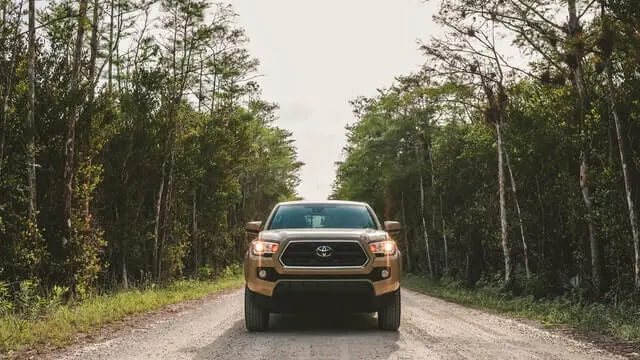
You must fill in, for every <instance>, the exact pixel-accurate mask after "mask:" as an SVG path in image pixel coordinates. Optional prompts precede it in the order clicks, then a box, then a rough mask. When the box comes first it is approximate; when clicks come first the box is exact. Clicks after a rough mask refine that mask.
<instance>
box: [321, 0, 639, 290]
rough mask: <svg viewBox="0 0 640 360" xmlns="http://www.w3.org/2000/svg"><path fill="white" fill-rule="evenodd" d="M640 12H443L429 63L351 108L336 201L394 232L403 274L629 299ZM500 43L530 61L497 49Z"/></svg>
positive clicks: (464, 4) (503, 7) (515, 1)
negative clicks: (397, 223)
mask: <svg viewBox="0 0 640 360" xmlns="http://www.w3.org/2000/svg"><path fill="white" fill-rule="evenodd" d="M639 9H640V7H638V5H637V2H634V1H604V0H603V1H600V2H598V1H581V0H562V1H560V0H535V1H520V0H506V1H503V0H497V1H483V2H477V1H470V0H459V1H454V0H445V1H443V2H442V4H441V9H440V12H439V13H438V15H436V16H435V17H434V19H435V21H436V22H437V23H438V24H440V25H442V26H443V28H444V29H445V34H444V35H442V36H438V37H434V38H432V39H430V40H429V41H426V42H425V43H424V44H423V45H422V46H421V49H422V50H423V51H424V52H425V56H426V57H427V60H428V61H427V62H426V63H427V64H428V65H426V66H425V67H424V68H422V69H420V70H419V71H418V72H416V73H414V74H410V75H407V76H402V77H398V78H397V79H396V82H395V83H394V84H393V85H392V86H390V87H389V88H385V89H381V90H379V93H378V95H377V96H374V97H371V98H364V97H362V98H358V99H356V100H354V101H353V102H352V103H353V107H354V114H355V116H356V121H355V123H353V124H352V125H349V126H348V128H347V131H348V144H347V146H346V147H345V150H344V151H345V155H346V156H345V159H344V161H341V162H339V163H338V164H337V166H338V171H337V178H336V181H335V185H334V192H333V195H332V196H333V197H335V198H347V199H357V200H363V201H367V202H370V203H371V204H373V205H374V206H375V208H376V209H377V211H379V212H380V213H381V214H384V216H385V217H386V218H396V219H399V220H401V221H402V222H403V223H404V225H405V232H404V237H401V238H400V239H399V240H400V242H401V244H402V247H403V249H404V253H405V255H406V258H405V266H406V267H408V268H409V270H410V271H412V272H423V273H426V274H428V275H431V276H434V277H438V276H444V277H447V278H450V279H451V278H453V279H458V280H461V281H462V282H463V283H465V284H467V285H468V286H479V285H481V284H486V283H487V282H489V283H492V284H496V283H499V284H501V286H503V287H504V288H506V289H510V290H513V291H516V292H523V291H525V292H528V293H530V294H533V295H536V296H543V295H549V294H561V293H565V292H568V291H577V292H579V293H581V294H583V295H587V296H591V297H594V298H600V299H608V300H612V301H614V300H618V299H620V298H622V297H626V296H628V295H629V294H632V293H634V292H637V291H638V290H640V285H639V277H638V271H639V266H638V258H639V256H640V254H639V248H638V242H639V240H638V220H637V212H638V210H639V208H638V204H639V203H640V151H639V149H640V148H639V147H638V144H639V142H640V121H639V119H640V86H639V85H640V83H639V81H640V77H639V76H638V75H639V74H640V72H639V70H640V51H639V49H640V46H639V44H640V16H639V14H640V13H639ZM557 11H560V14H561V15H562V16H556V12H557ZM510 40H512V41H513V44H514V46H516V47H518V48H519V49H520V50H521V51H522V54H523V55H522V56H528V58H530V59H531V61H530V62H529V63H528V64H526V65H522V61H521V59H522V57H519V58H518V57H516V58H515V59H512V58H509V57H507V56H506V55H505V54H504V53H503V52H502V51H501V50H503V49H504V46H503V45H504V44H506V45H507V46H508V45H509V41H510Z"/></svg>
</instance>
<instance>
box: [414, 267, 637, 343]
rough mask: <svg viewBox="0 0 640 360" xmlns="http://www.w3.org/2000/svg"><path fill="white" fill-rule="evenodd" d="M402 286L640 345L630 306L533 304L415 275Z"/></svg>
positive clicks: (565, 299) (562, 302) (493, 291)
mask: <svg viewBox="0 0 640 360" xmlns="http://www.w3.org/2000/svg"><path fill="white" fill-rule="evenodd" d="M403 286H404V287H406V288H408V289H410V290H414V291H417V292H420V293H424V294H427V295H431V296H434V297H437V298H441V299H444V300H448V301H451V302H454V303H458V304H461V305H465V306H468V307H471V308H476V309H483V310H491V311H494V312H497V313H503V314H509V315H512V316H515V317H521V318H526V319H530V320H535V321H538V322H540V323H541V324H542V325H544V326H546V327H569V328H572V329H576V330H580V331H582V332H584V333H591V334H599V335H605V336H608V337H611V338H613V339H615V340H623V341H630V342H633V343H635V344H640V306H638V305H637V304H633V303H630V302H629V303H622V304H618V306H616V307H614V306H611V305H605V304H601V303H587V302H583V303H581V302H579V301H576V300H573V299H570V298H569V297H566V296H565V297H557V298H554V299H538V300H536V299H534V297H533V296H528V297H514V296H511V295H508V294H503V293H500V292H499V291H498V290H497V289H493V288H480V289H477V290H468V289H464V288H461V287H460V286H457V285H456V284H447V283H443V282H442V281H438V280H431V279H425V278H424V277H421V276H417V275H405V276H404V277H403Z"/></svg>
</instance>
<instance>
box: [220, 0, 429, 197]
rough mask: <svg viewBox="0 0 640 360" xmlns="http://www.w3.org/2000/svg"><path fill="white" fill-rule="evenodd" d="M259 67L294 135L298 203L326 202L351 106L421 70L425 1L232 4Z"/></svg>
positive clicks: (247, 0) (239, 0)
mask: <svg viewBox="0 0 640 360" xmlns="http://www.w3.org/2000/svg"><path fill="white" fill-rule="evenodd" d="M231 4H232V5H233V6H234V8H235V10H236V11H237V12H238V13H239V18H238V19H237V21H238V23H239V25H240V26H242V27H243V28H244V29H245V30H246V31H247V35H248V36H249V39H250V43H249V44H248V48H249V50H250V51H251V53H252V54H253V56H255V57H257V58H258V59H259V60H260V62H261V65H260V73H261V74H263V75H264V76H263V77H262V78H260V79H259V82H260V85H261V86H262V89H263V96H264V98H265V99H266V100H268V101H273V102H276V103H278V104H279V105H280V113H279V115H280V119H279V122H278V126H280V127H283V128H286V129H288V130H290V131H292V132H293V136H294V138H295V140H296V146H297V148H298V154H299V158H300V160H301V161H303V162H304V163H305V164H306V165H305V166H304V167H303V168H302V170H301V173H300V175H301V178H302V183H301V185H300V186H299V187H298V193H299V195H300V196H302V197H304V198H305V199H309V200H316V199H326V198H327V197H328V196H329V194H330V192H331V184H332V182H333V179H334V177H335V166H334V162H335V161H338V160H340V159H342V147H343V146H344V145H345V139H346V138H345V129H344V127H345V125H346V124H348V123H352V122H353V121H354V118H353V116H352V113H351V107H350V105H349V100H351V99H353V98H355V97H357V96H359V95H365V96H372V95H375V93H376V88H381V87H386V86H389V85H391V83H392V82H393V79H394V76H397V75H403V74H407V73H409V72H412V71H415V70H417V69H418V68H419V66H420V65H421V64H423V63H424V57H423V56H422V55H421V54H420V52H419V51H418V49H417V48H418V45H417V40H418V39H423V40H427V39H428V38H429V36H430V35H432V34H435V33H436V32H438V31H439V30H438V28H437V27H436V26H435V25H434V24H433V22H432V20H431V16H432V15H433V14H434V13H435V12H436V11H437V8H438V5H439V1H437V0H431V1H428V2H424V0H231Z"/></svg>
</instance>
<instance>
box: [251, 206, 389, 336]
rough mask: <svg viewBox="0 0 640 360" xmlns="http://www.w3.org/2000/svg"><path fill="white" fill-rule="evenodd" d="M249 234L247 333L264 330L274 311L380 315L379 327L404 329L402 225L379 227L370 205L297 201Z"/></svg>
mask: <svg viewBox="0 0 640 360" xmlns="http://www.w3.org/2000/svg"><path fill="white" fill-rule="evenodd" d="M246 231H247V233H248V234H249V236H250V243H249V247H248V249H247V252H246V254H245V258H244V277H245V281H246V286H245V300H244V301H245V302H244V316H245V325H246V328H247V330H248V331H251V332H253V331H266V330H267V329H268V328H269V314H270V313H298V312H314V313H315V312H319V311H331V312H333V313H336V312H345V313H349V312H363V313H375V312H377V314H378V327H379V328H380V329H382V330H397V329H398V327H399V326H400V279H401V277H402V258H401V254H400V250H399V249H398V246H397V245H396V242H395V240H394V239H393V237H394V236H395V235H397V233H398V232H399V231H400V224H399V223H398V222H395V221H386V222H385V223H384V225H383V224H381V223H380V221H379V220H378V217H377V216H376V214H375V213H374V211H373V209H372V208H371V207H370V206H369V205H367V204H366V203H360V202H351V201H336V200H328V201H313V202H312V201H292V202H283V203H279V204H277V205H276V206H275V207H274V208H273V210H272V211H271V214H270V215H269V217H268V218H267V220H266V222H264V223H263V222H262V221H252V222H249V223H247V225H246Z"/></svg>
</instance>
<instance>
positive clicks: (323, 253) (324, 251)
mask: <svg viewBox="0 0 640 360" xmlns="http://www.w3.org/2000/svg"><path fill="white" fill-rule="evenodd" d="M332 251H333V249H332V248H331V247H330V246H327V245H321V246H318V247H317V248H316V255H317V256H318V257H321V258H328V257H329V256H331V252H332Z"/></svg>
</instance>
